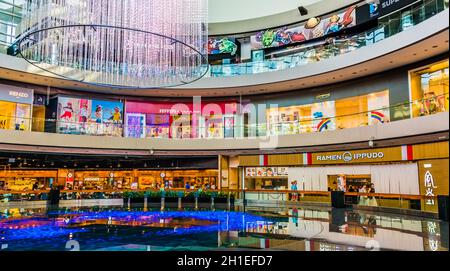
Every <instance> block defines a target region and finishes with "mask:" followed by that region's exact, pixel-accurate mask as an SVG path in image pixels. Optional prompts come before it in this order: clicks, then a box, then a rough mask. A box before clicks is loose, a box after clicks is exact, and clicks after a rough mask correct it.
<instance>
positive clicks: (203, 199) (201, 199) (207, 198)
mask: <svg viewBox="0 0 450 271" xmlns="http://www.w3.org/2000/svg"><path fill="white" fill-rule="evenodd" d="M211 197H212V193H211V192H209V191H206V192H205V191H202V190H199V191H198V203H211Z"/></svg>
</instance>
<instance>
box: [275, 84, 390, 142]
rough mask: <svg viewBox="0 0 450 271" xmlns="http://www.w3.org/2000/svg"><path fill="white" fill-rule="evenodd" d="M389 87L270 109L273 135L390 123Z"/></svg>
mask: <svg viewBox="0 0 450 271" xmlns="http://www.w3.org/2000/svg"><path fill="white" fill-rule="evenodd" d="M389 106H390V105H389V90H384V91H380V92H375V93H370V94H368V95H362V96H356V97H350V98H345V99H339V100H335V101H332V100H331V101H323V102H320V103H314V104H307V105H300V106H290V107H280V108H270V109H268V110H267V120H268V127H269V130H270V134H271V135H290V134H299V133H310V132H322V131H326V130H336V129H347V128H355V127H362V126H367V125H375V124H378V123H385V122H389V120H390V109H389Z"/></svg>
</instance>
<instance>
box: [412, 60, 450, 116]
mask: <svg viewBox="0 0 450 271" xmlns="http://www.w3.org/2000/svg"><path fill="white" fill-rule="evenodd" d="M448 75H449V70H448V60H446V61H442V62H438V63H435V64H433V65H430V66H427V67H425V68H422V69H419V70H416V71H412V72H410V78H411V99H412V102H413V108H412V110H413V116H414V117H419V116H426V115H432V114H436V113H439V112H445V111H448V109H449V104H448V98H449V97H448V91H449V86H448V84H449V78H448Z"/></svg>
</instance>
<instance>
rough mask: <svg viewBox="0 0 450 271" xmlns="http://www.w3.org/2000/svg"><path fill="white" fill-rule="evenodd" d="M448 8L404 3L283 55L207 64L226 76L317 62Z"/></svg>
mask: <svg viewBox="0 0 450 271" xmlns="http://www.w3.org/2000/svg"><path fill="white" fill-rule="evenodd" d="M447 8H448V2H447V3H445V1H443V0H434V1H427V2H425V3H424V4H422V5H421V6H419V7H414V6H411V7H408V8H405V9H403V10H401V11H399V12H396V13H394V14H393V16H389V17H387V19H388V20H387V21H383V20H382V19H380V25H379V26H378V27H376V28H374V29H371V30H368V31H366V32H363V33H360V34H357V35H352V36H343V37H336V38H329V39H326V40H323V41H320V42H316V43H315V44H305V45H300V46H299V47H298V48H296V49H295V50H292V49H291V50H290V51H292V52H293V53H292V54H290V55H287V56H283V57H278V58H272V59H266V60H264V61H255V62H247V63H239V64H222V65H212V66H211V69H210V70H211V77H228V76H239V75H249V74H258V73H265V72H274V71H281V70H286V69H291V68H295V67H299V66H304V65H307V64H310V63H315V62H319V61H322V60H326V59H329V58H332V57H335V56H340V55H344V54H347V53H349V52H352V51H355V50H358V49H360V48H363V47H367V46H370V45H372V44H374V43H377V42H380V41H382V40H385V39H387V38H389V37H391V36H394V35H396V34H398V33H400V32H403V31H405V30H407V29H409V28H411V27H413V26H415V25H417V24H419V23H421V22H423V21H425V20H427V19H429V18H431V17H433V16H435V15H436V14H438V13H439V12H441V11H443V10H445V9H447Z"/></svg>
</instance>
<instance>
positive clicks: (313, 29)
mask: <svg viewBox="0 0 450 271" xmlns="http://www.w3.org/2000/svg"><path fill="white" fill-rule="evenodd" d="M355 10H356V6H351V7H349V8H348V9H346V10H345V11H342V12H340V13H337V14H333V15H328V16H326V17H323V18H320V17H314V18H310V19H309V20H308V21H307V22H306V23H304V24H302V25H300V26H297V27H293V28H288V27H283V28H278V29H268V30H265V31H260V32H258V33H257V34H256V35H254V36H251V37H250V42H251V47H252V50H258V49H264V48H271V47H279V46H284V45H289V44H294V43H300V42H304V41H307V40H312V39H316V38H320V37H323V36H326V35H329V34H332V33H336V32H339V31H341V30H343V29H346V28H350V27H353V26H355V25H356V12H355Z"/></svg>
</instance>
